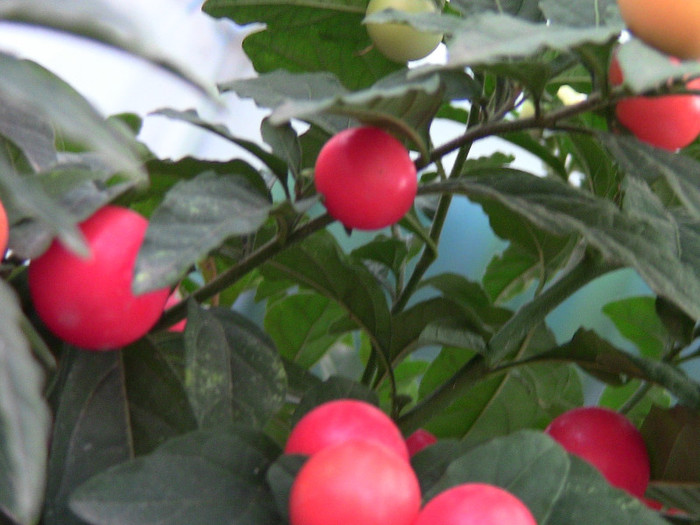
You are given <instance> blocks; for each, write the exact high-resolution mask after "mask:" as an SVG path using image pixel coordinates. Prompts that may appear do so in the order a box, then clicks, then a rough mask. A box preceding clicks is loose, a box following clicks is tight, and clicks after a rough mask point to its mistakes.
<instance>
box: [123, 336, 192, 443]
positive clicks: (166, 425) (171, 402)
mask: <svg viewBox="0 0 700 525" xmlns="http://www.w3.org/2000/svg"><path fill="white" fill-rule="evenodd" d="M124 369H125V378H126V393H127V397H128V399H129V417H130V421H131V434H132V436H133V441H134V453H135V454H136V455H141V454H146V453H148V452H151V451H152V450H153V449H154V448H156V447H157V446H158V445H160V444H161V443H163V442H164V441H167V440H168V439H169V438H171V437H174V436H177V435H180V434H184V433H186V432H189V431H191V430H195V429H196V428H197V421H196V419H195V417H194V415H193V413H192V408H191V407H190V404H189V401H188V398H187V393H186V391H185V387H184V383H183V381H182V379H181V375H180V373H178V371H177V370H176V369H175V367H174V365H173V364H172V363H171V361H169V360H168V358H167V357H166V354H164V353H163V352H162V351H161V349H160V348H159V347H156V346H154V345H153V344H152V343H151V342H150V341H149V340H147V339H142V340H141V341H139V342H138V343H136V344H135V345H133V346H132V347H130V348H129V349H128V350H126V351H125V352H124Z"/></svg>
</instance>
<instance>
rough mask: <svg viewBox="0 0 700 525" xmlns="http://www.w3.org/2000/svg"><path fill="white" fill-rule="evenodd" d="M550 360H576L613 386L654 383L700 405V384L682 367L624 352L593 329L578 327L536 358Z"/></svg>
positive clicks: (698, 406) (695, 405)
mask: <svg viewBox="0 0 700 525" xmlns="http://www.w3.org/2000/svg"><path fill="white" fill-rule="evenodd" d="M549 359H555V360H565V361H570V362H573V363H576V364H577V365H579V366H580V367H581V368H582V369H583V370H585V371H586V372H588V373H589V374H591V375H593V376H595V377H597V378H598V379H601V380H603V381H606V382H608V383H611V384H613V385H621V384H624V383H625V382H626V381H628V380H629V379H630V378H637V379H642V380H645V381H647V382H650V383H655V384H657V385H660V386H663V387H664V388H666V389H667V390H668V391H669V392H670V393H671V394H673V395H674V396H675V397H676V398H677V399H678V400H679V401H680V402H681V403H683V404H685V405H687V406H689V407H692V408H700V383H698V382H697V381H695V380H694V379H692V378H691V377H689V376H688V375H686V374H685V373H684V372H683V371H682V370H680V369H678V368H677V367H675V366H673V365H671V364H668V363H665V362H663V361H656V360H650V359H645V358H643V357H638V356H635V355H632V354H629V353H627V352H623V351H622V350H619V349H618V348H616V347H615V346H613V345H612V344H611V343H609V342H608V341H606V340H605V339H603V338H601V337H600V336H599V335H598V334H596V333H595V332H593V331H590V330H585V329H579V330H578V331H577V332H576V333H575V334H574V336H573V337H572V338H571V340H570V341H568V342H567V343H565V344H563V345H561V346H560V347H558V348H556V349H554V350H551V351H548V352H543V353H542V354H540V355H538V356H536V357H535V358H534V360H549Z"/></svg>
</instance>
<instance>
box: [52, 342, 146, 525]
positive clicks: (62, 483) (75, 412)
mask: <svg viewBox="0 0 700 525" xmlns="http://www.w3.org/2000/svg"><path fill="white" fill-rule="evenodd" d="M60 374H61V375H60V382H59V385H60V387H59V388H58V389H57V390H56V391H55V395H56V396H57V409H56V416H55V422H54V429H53V437H52V439H51V454H50V461H49V470H48V484H47V487H46V500H45V509H44V523H46V525H73V524H76V525H77V524H82V523H83V521H82V520H79V519H78V518H77V517H76V516H75V515H73V514H71V512H70V511H69V509H68V499H69V497H70V495H71V493H72V492H73V490H75V489H76V488H77V487H78V486H79V485H81V484H82V483H83V482H84V481H86V480H87V479H88V478H90V477H91V476H93V475H94V474H96V473H98V472H101V471H102V470H104V469H106V468H108V467H110V466H112V465H115V464H118V463H121V462H123V461H126V460H128V459H130V458H131V457H132V455H133V450H132V441H131V440H132V436H131V429H130V426H129V413H128V400H127V399H126V390H125V387H124V367H123V364H122V356H121V354H120V352H117V351H113V352H102V353H96V352H86V351H84V350H78V349H72V348H71V349H69V350H68V351H67V352H66V354H65V355H64V356H63V357H62V360H61V369H60Z"/></svg>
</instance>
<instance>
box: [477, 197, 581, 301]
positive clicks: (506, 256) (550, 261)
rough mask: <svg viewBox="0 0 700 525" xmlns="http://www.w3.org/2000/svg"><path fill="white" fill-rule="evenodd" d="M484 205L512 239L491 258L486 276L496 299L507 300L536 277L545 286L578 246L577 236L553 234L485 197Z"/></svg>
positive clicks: (499, 228)
mask: <svg viewBox="0 0 700 525" xmlns="http://www.w3.org/2000/svg"><path fill="white" fill-rule="evenodd" d="M482 206H483V209H484V211H485V212H486V214H487V215H488V217H489V224H490V225H491V229H492V230H493V232H494V233H495V234H496V235H498V236H499V237H501V238H502V239H506V240H509V241H511V244H510V246H509V247H508V248H507V249H506V250H505V251H504V252H503V253H502V254H501V255H500V256H495V257H494V258H493V259H492V260H491V262H490V263H489V265H488V267H487V268H486V273H485V275H484V278H483V283H484V288H485V289H486V291H487V292H488V293H489V295H490V297H491V300H492V301H494V302H495V303H498V302H504V301H507V300H508V299H509V298H511V297H513V296H514V295H516V294H517V293H519V292H522V291H523V290H525V288H526V287H527V286H529V285H530V284H531V283H532V282H533V281H535V280H537V281H539V283H540V286H541V287H542V286H544V284H545V283H546V282H547V281H549V279H550V278H551V277H552V276H553V275H554V274H555V273H556V272H557V271H559V270H560V269H561V268H562V266H563V265H564V264H565V263H566V262H567V261H568V259H569V257H570V255H571V253H572V252H573V250H574V247H575V238H574V237H573V236H559V235H552V234H550V233H548V232H546V231H543V230H541V229H539V228H537V227H535V226H534V225H532V224H531V223H529V222H524V221H521V220H519V217H518V216H517V214H516V213H515V212H513V211H512V210H509V209H508V208H507V207H505V206H502V205H500V204H498V203H494V202H492V201H484V202H482Z"/></svg>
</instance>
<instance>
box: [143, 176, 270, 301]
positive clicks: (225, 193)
mask: <svg viewBox="0 0 700 525" xmlns="http://www.w3.org/2000/svg"><path fill="white" fill-rule="evenodd" d="M270 209H271V204H270V202H269V200H268V199H267V198H266V197H265V196H263V195H260V194H259V193H258V192H257V191H255V190H254V189H252V188H251V187H250V186H249V185H248V184H247V182H246V180H245V179H244V178H243V177H237V176H235V175H230V176H217V175H216V174H214V173H211V172H207V173H203V174H201V175H200V176H198V177H196V178H194V179H193V180H191V181H182V182H180V183H178V184H177V185H176V186H174V187H173V188H172V189H171V190H170V191H169V192H168V194H167V195H166V197H165V199H164V200H163V202H162V204H161V205H160V206H159V207H158V208H157V209H156V210H155V211H154V212H153V215H152V216H151V219H150V222H149V226H148V230H147V231H146V237H145V239H144V242H143V245H142V247H141V250H140V252H139V256H138V258H137V260H136V268H135V276H134V290H135V292H136V293H143V292H147V291H150V290H154V289H157V288H162V287H163V286H167V285H170V284H172V283H174V282H176V281H177V280H178V279H179V278H181V277H182V275H183V274H184V273H185V272H186V271H187V269H188V268H190V267H191V266H192V265H193V264H195V263H196V262H198V261H199V260H200V259H202V258H203V257H204V256H205V255H207V254H208V253H209V252H210V251H211V250H213V249H214V248H216V247H217V246H219V245H220V244H222V243H223V242H224V241H225V240H226V239H227V238H229V237H233V236H234V235H245V234H249V233H254V232H255V231H257V230H258V228H260V226H261V225H262V224H263V223H264V222H265V220H266V219H267V217H268V214H269V212H270Z"/></svg>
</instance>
